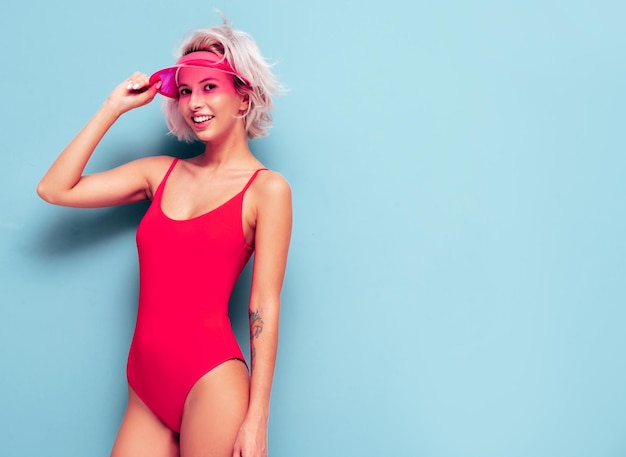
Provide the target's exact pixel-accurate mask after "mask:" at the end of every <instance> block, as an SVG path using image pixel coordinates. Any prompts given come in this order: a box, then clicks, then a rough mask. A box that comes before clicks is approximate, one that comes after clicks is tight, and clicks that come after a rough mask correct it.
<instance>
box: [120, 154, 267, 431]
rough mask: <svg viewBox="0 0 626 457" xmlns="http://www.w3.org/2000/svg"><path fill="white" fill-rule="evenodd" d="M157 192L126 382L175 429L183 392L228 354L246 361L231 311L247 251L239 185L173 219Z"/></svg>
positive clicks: (144, 227) (146, 233)
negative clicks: (201, 210)
mask: <svg viewBox="0 0 626 457" xmlns="http://www.w3.org/2000/svg"><path fill="white" fill-rule="evenodd" d="M177 162H178V159H175V160H174V161H173V162H172V165H171V166H170V168H169V170H168V171H167V174H166V175H165V177H164V178H163V181H162V182H161V184H160V185H159V187H158V189H157V191H156V192H155V194H154V199H153V201H152V204H151V205H150V208H148V211H147V212H146V214H145V216H144V218H143V220H142V221H141V223H140V224H139V227H138V229H137V249H138V252H139V269H140V291H139V308H138V312H137V325H136V328H135V335H134V337H133V341H132V344H131V347H130V353H129V356H128V365H127V375H128V383H129V385H130V386H131V387H132V389H133V390H134V391H135V393H136V394H137V395H138V396H139V398H141V400H142V401H143V402H144V403H145V404H146V405H147V406H148V407H149V408H150V409H151V410H152V411H153V412H154V414H156V415H157V416H158V417H159V418H160V419H161V420H162V421H163V422H164V423H165V424H166V425H167V426H168V427H169V428H171V429H172V430H174V431H176V432H180V424H181V420H182V414H183V407H184V404H185V399H186V398H187V394H188V393H189V390H190V389H191V388H192V386H193V385H194V384H195V383H196V381H198V380H199V379H200V378H201V377H202V376H203V375H204V374H206V373H208V372H209V371H211V370H212V369H213V368H215V367H216V366H218V365H219V364H221V363H222V362H225V361H227V360H230V359H241V360H244V358H243V354H242V353H241V349H240V348H239V345H238V344H237V341H236V339H235V336H234V334H233V331H232V329H231V326H230V320H229V318H228V301H229V298H230V294H231V291H232V288H233V286H234V284H235V281H236V280H237V277H238V276H239V274H240V273H241V271H242V270H243V268H244V266H245V265H246V263H247V262H248V260H249V259H250V256H251V255H252V252H253V248H252V247H250V246H249V245H248V244H247V243H246V242H245V239H244V233H243V226H242V213H241V211H242V203H243V197H244V194H245V192H246V190H247V189H248V187H249V186H250V184H252V181H253V180H254V178H255V177H256V176H257V174H258V172H259V171H260V170H257V171H256V172H255V173H254V174H253V175H252V177H251V178H250V180H249V181H248V183H247V184H246V186H245V187H244V188H243V190H242V191H241V192H239V193H238V194H237V195H235V196H234V197H232V198H231V199H230V200H228V201H227V202H226V203H224V204H222V205H221V206H219V207H217V208H215V209H214V210H212V211H210V212H208V213H205V214H202V215H200V216H197V217H194V218H191V219H187V220H174V219H170V218H169V217H167V216H166V215H165V214H164V213H163V211H162V209H161V199H162V196H163V188H164V187H165V183H166V182H167V178H168V177H169V175H170V173H171V171H172V169H173V168H174V166H175V165H176V163H177Z"/></svg>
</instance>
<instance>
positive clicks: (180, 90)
mask: <svg viewBox="0 0 626 457" xmlns="http://www.w3.org/2000/svg"><path fill="white" fill-rule="evenodd" d="M190 93H191V91H190V90H189V89H188V88H186V87H179V88H178V95H179V96H183V95H189V94H190Z"/></svg>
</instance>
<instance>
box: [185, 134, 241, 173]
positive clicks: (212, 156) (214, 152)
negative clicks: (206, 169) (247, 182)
mask: <svg viewBox="0 0 626 457" xmlns="http://www.w3.org/2000/svg"><path fill="white" fill-rule="evenodd" d="M252 157H253V155H252V153H251V152H250V148H249V147H248V140H247V138H246V137H245V135H229V136H228V137H227V138H225V139H224V140H223V141H211V142H207V143H205V148H204V152H203V153H202V154H200V155H199V156H198V157H197V159H196V162H197V163H198V165H203V166H210V167H212V168H218V167H223V166H229V165H234V164H236V163H241V162H243V161H246V160H249V159H250V158H252Z"/></svg>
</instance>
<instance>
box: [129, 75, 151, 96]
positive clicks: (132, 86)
mask: <svg viewBox="0 0 626 457" xmlns="http://www.w3.org/2000/svg"><path fill="white" fill-rule="evenodd" d="M149 86H150V79H149V78H148V75H146V74H144V73H140V72H138V71H136V72H135V73H133V75H132V76H131V77H130V78H128V80H127V81H126V90H128V91H134V92H143V91H144V90H146V89H147V88H148V87H149Z"/></svg>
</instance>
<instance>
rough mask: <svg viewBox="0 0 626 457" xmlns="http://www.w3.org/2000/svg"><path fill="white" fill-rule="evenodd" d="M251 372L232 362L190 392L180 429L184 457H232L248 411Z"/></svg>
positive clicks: (212, 372)
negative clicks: (249, 373) (249, 376)
mask: <svg viewBox="0 0 626 457" xmlns="http://www.w3.org/2000/svg"><path fill="white" fill-rule="evenodd" d="M248 389H249V381H248V369H247V368H246V365H245V364H244V363H243V362H242V361H241V360H229V361H227V362H224V363H222V364H221V365H219V366H217V367H216V368H214V369H213V370H211V371H210V372H209V373H207V374H206V375H204V376H203V377H202V378H201V379H200V380H199V381H198V382H197V383H196V384H195V385H194V386H193V388H192V389H191V391H190V392H189V395H188V396H187V400H186V401H185V409H184V411H183V422H182V425H181V429H180V455H181V457H198V456H202V457H232V455H233V446H234V444H235V438H236V437H237V432H238V431H239V427H240V426H241V424H242V422H243V419H244V417H245V415H246V412H247V410H248V395H249V392H248Z"/></svg>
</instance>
